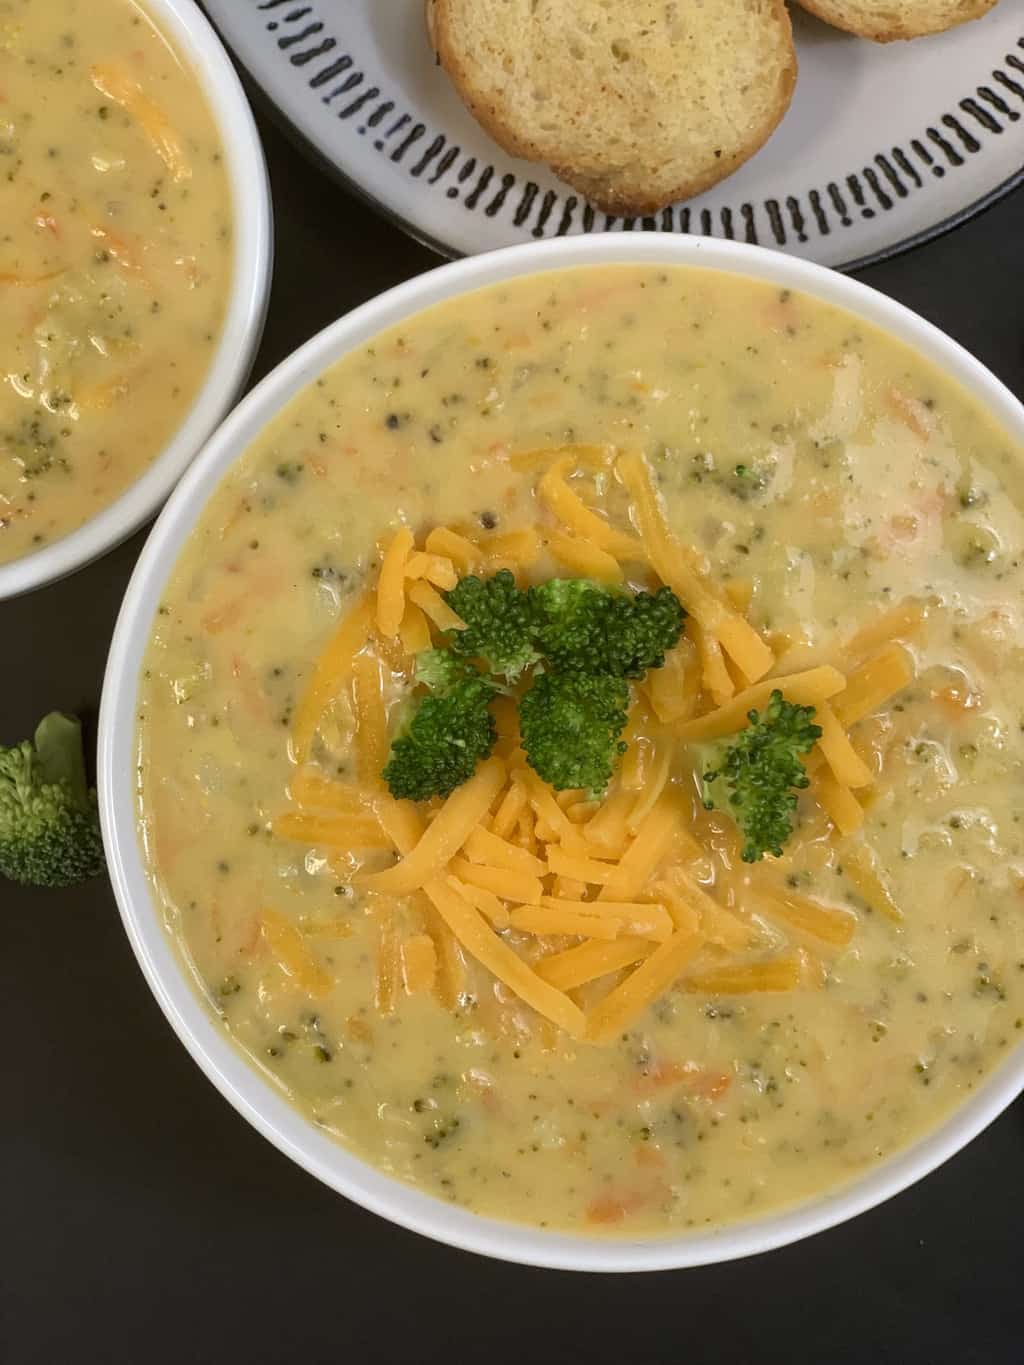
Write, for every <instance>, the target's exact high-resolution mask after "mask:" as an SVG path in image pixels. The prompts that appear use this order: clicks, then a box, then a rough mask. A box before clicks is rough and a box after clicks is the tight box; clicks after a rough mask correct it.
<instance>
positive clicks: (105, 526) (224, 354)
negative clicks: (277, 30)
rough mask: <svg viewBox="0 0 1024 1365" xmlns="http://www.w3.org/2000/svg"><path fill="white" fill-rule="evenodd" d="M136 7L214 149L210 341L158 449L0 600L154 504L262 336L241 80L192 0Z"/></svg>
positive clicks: (260, 210) (104, 543) (139, 520)
mask: <svg viewBox="0 0 1024 1365" xmlns="http://www.w3.org/2000/svg"><path fill="white" fill-rule="evenodd" d="M139 6H140V8H141V10H142V11H143V14H144V15H145V17H146V18H148V19H150V20H151V22H152V23H153V25H154V26H155V27H156V29H157V30H158V31H159V32H160V33H161V34H162V35H165V36H166V37H167V38H169V39H170V41H171V44H172V46H173V48H174V51H175V53H176V55H178V56H179V57H180V58H181V59H182V64H183V65H184V66H186V67H187V68H188V69H189V70H190V71H191V72H192V74H193V75H194V77H195V78H196V80H197V81H198V83H199V86H200V88H201V90H202V92H203V94H204V96H205V98H206V101H207V104H208V105H209V108H210V111H211V113H212V115H213V119H214V123H215V125H216V128H217V132H218V134H219V135H220V139H221V143H222V147H223V151H224V158H225V163H226V166H227V173H228V184H229V188H230V195H231V207H232V217H233V232H234V254H233V260H232V269H231V286H230V289H229V291H228V297H227V303H226V307H225V310H224V318H223V321H222V323H221V336H220V341H219V342H218V344H217V349H216V351H215V353H214V356H213V359H212V361H211V362H210V365H209V367H208V368H207V371H206V376H205V378H204V379H203V382H202V385H201V386H200V388H199V389H198V391H197V392H196V395H195V397H194V399H193V401H192V404H191V406H190V407H189V409H188V411H187V412H186V413H185V414H184V415H183V417H182V419H181V422H180V423H179V425H178V427H177V428H176V430H175V431H174V433H173V435H172V436H171V438H170V440H169V441H168V442H167V443H166V444H165V445H164V447H163V449H162V450H161V451H160V452H159V454H157V456H156V457H155V458H154V459H153V460H152V461H151V462H150V464H149V465H148V466H147V467H146V468H145V469H144V470H143V472H142V474H140V476H139V477H138V478H137V479H136V480H135V481H134V482H133V483H131V484H129V485H128V487H127V488H125V489H124V491H123V492H122V493H120V494H119V495H118V496H117V497H116V498H115V499H114V501H113V502H111V503H108V504H107V505H106V506H105V507H102V508H101V509H100V510H99V511H98V512H97V513H96V514H95V515H94V516H92V517H90V518H89V519H88V521H85V522H83V523H82V525H81V526H78V527H76V528H75V529H74V530H73V531H69V532H68V534H67V535H64V536H60V537H59V538H58V539H56V540H54V541H52V542H51V543H50V544H48V545H44V546H43V547H42V548H41V549H39V550H33V551H32V552H31V553H29V554H26V555H22V556H20V557H19V558H18V559H12V560H10V561H9V562H7V563H4V564H0V601H3V600H4V599H5V598H8V597H16V596H18V595H20V594H21V593H25V592H30V591H32V590H33V589H34V588H40V587H43V586H44V585H46V584H48V583H54V582H56V581H57V580H58V579H61V578H64V577H66V576H67V575H68V574H71V573H74V572H75V571H76V570H77V569H81V568H83V567H84V566H85V565H86V564H89V563H91V562H92V561H93V560H94V559H98V558H99V557H100V556H101V555H104V554H106V553H107V551H108V550H112V549H113V548H114V547H115V546H116V545H118V544H120V542H121V541H123V540H126V539H127V538H128V537H129V536H130V535H131V534H132V533H133V532H134V531H136V530H138V528H139V527H140V526H141V525H142V524H143V522H145V521H147V520H148V519H149V518H150V517H151V516H152V515H153V514H154V512H156V510H157V509H158V508H159V506H160V504H161V503H162V502H164V500H165V499H166V498H167V496H168V494H169V493H170V491H171V489H172V488H173V487H174V485H175V484H176V483H177V481H178V479H179V478H180V477H181V475H182V474H183V473H184V471H185V469H186V468H187V467H188V465H189V464H190V463H191V461H192V460H193V459H194V458H195V456H196V454H197V453H198V451H199V450H200V449H201V448H202V445H203V443H204V442H205V441H206V439H207V437H208V436H209V435H210V434H211V432H213V430H214V429H215V428H216V426H217V424H218V423H219V422H220V421H221V419H222V418H223V417H224V415H225V414H226V413H227V412H228V411H229V410H230V409H231V406H232V405H233V403H234V402H235V400H236V399H237V398H238V396H239V394H240V393H241V391H242V389H243V387H244V385H245V383H246V380H247V379H248V377H249V372H250V370H251V368H252V364H253V361H254V359H255V357H256V349H257V347H258V346H259V343H260V339H261V337H262V335H263V324H264V321H265V319H266V313H267V305H268V302H269V297H270V278H271V271H272V264H273V218H272V212H271V200H270V180H269V177H268V175H267V167H266V162H265V160H264V157H263V147H262V144H261V142H260V138H259V133H258V132H257V130H256V123H255V120H254V118H253V115H252V110H251V109H250V108H249V102H248V100H247V99H246V96H245V92H244V90H243V89H242V83H241V81H240V80H239V78H238V76H237V74H236V72H235V68H234V66H233V65H232V64H231V60H230V58H229V57H228V55H227V52H226V51H225V49H224V47H223V45H222V43H221V41H220V39H219V38H218V37H217V34H216V32H215V31H214V29H213V26H212V25H211V24H210V22H209V20H208V19H207V18H206V17H205V15H204V14H203V13H202V12H201V11H200V9H199V7H198V6H197V5H196V4H195V0H139Z"/></svg>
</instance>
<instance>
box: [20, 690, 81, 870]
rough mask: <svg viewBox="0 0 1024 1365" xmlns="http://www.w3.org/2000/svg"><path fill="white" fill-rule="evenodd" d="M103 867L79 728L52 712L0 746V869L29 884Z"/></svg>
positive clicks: (71, 719)
mask: <svg viewBox="0 0 1024 1365" xmlns="http://www.w3.org/2000/svg"><path fill="white" fill-rule="evenodd" d="M102 867H103V843H102V840H101V839H100V827H99V820H98V817H97V812H96V793H95V791H91V790H90V789H89V787H88V785H87V783H86V778H85V756H84V754H83V752H82V727H81V725H80V724H79V722H78V721H77V720H76V719H75V718H74V717H73V716H64V715H61V713H60V712H59V711H53V712H51V713H50V715H48V716H45V717H44V718H43V719H42V720H41V721H40V722H39V724H38V726H37V727H36V733H35V736H34V738H33V740H31V741H30V740H25V742H24V743H22V744H16V745H15V746H14V748H12V749H4V748H0V873H2V874H3V875H4V876H5V877H9V878H10V879H11V881H15V882H25V883H27V884H29V885H33V886H73V885H74V884H75V883H76V882H81V881H85V880H86V878H87V877H95V876H96V874H97V873H98V872H99V871H100V869H101V868H102Z"/></svg>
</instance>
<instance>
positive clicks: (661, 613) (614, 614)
mask: <svg viewBox="0 0 1024 1365" xmlns="http://www.w3.org/2000/svg"><path fill="white" fill-rule="evenodd" d="M529 599H530V606H531V608H532V613H533V616H534V619H535V622H536V640H537V646H538V648H539V649H540V651H541V653H542V654H543V655H544V657H545V659H546V660H547V663H548V665H549V667H550V668H551V669H552V670H553V671H554V672H556V673H591V674H602V673H607V674H611V675H612V676H613V677H617V678H642V677H643V676H644V674H645V673H646V672H647V670H648V669H649V668H660V667H661V665H662V664H663V663H664V662H665V651H666V650H667V649H671V648H672V647H673V645H675V644H676V643H677V642H678V640H679V636H680V635H681V634H682V630H683V621H684V620H685V619H686V612H685V611H684V610H683V607H682V604H681V603H680V601H679V598H678V597H676V595H675V593H674V592H673V591H672V589H671V588H659V590H658V591H657V592H656V593H654V594H653V595H652V594H651V593H646V592H640V593H635V594H631V593H627V592H624V591H622V590H621V589H616V588H607V587H604V586H602V585H601V584H600V583H593V582H591V581H590V580H589V579H586V578H552V579H549V581H548V582H547V583H542V584H540V585H539V586H538V587H535V588H531V589H530V593H529Z"/></svg>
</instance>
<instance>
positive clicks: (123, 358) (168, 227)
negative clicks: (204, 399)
mask: <svg viewBox="0 0 1024 1365" xmlns="http://www.w3.org/2000/svg"><path fill="white" fill-rule="evenodd" d="M0 177H2V184H3V191H2V202H3V212H2V215H0V309H2V311H3V320H4V325H3V329H2V333H0V563H4V562H8V561H10V560H14V559H17V558H19V557H21V556H23V555H26V554H29V553H31V552H32V551H33V550H36V549H39V548H40V547H41V546H44V545H46V544H49V543H50V542H51V541H53V540H56V539H58V538H59V537H61V536H64V535H67V534H68V532H70V531H73V530H75V529H76V528H77V527H79V526H81V525H82V523H83V522H85V521H87V520H88V519H89V518H90V517H92V516H93V515H95V514H96V513H97V512H99V511H100V510H101V509H103V508H104V507H105V506H107V505H108V504H109V503H111V502H113V501H114V499H115V498H116V497H117V496H118V495H119V494H120V493H122V492H123V491H124V490H125V488H126V487H127V486H128V485H129V484H131V483H132V482H133V481H134V480H135V479H137V478H138V477H139V475H140V474H141V473H143V471H144V470H145V469H146V467H147V466H148V465H149V464H150V462H151V461H152V460H153V459H154V458H155V457H156V456H157V455H158V454H159V453H160V451H161V449H162V447H163V446H164V445H165V444H166V442H167V441H168V440H169V439H170V437H171V436H172V435H173V433H174V431H175V430H176V428H177V427H178V426H179V425H180V423H181V421H182V419H183V418H184V416H185V414H186V412H187V411H188V409H189V407H190V406H191V404H192V401H193V399H194V398H195V396H196V394H197V392H198V390H199V387H200V386H201V384H202V381H203V378H204V375H205V373H206V370H207V367H208V365H209V364H210V362H211V359H212V357H213V354H214V351H215V349H216V345H217V342H218V338H219V335H220V328H221V321H222V317H223V313H224V308H225V300H226V294H227V290H228V284H229V276H230V270H231V261H232V244H231V236H232V224H231V207H230V198H229V186H228V179H227V175H226V172H225V167H224V165H223V159H222V154H221V145H220V139H219V136H218V133H217V129H216V127H215V125H214V120H213V117H212V115H211V113H210V110H209V109H208V108H207V106H206V103H205V100H204V98H203V95H202V93H201V91H200V89H199V85H198V82H197V80H196V78H195V76H194V75H193V73H192V72H191V71H190V70H189V69H188V68H187V66H185V65H184V64H183V62H182V61H181V59H180V58H179V57H178V55H177V53H176V52H175V51H174V50H173V48H172V47H171V45H170V44H169V42H168V41H167V39H166V38H165V36H164V35H163V34H162V33H161V32H160V31H159V30H158V29H157V28H156V27H155V26H154V24H153V23H152V22H151V20H150V19H149V17H148V16H147V15H146V13H145V11H144V10H143V9H142V8H140V7H139V6H138V5H136V4H135V3H134V0H49V3H40V2H39V0H0Z"/></svg>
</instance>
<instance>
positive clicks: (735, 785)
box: [701, 689, 821, 863]
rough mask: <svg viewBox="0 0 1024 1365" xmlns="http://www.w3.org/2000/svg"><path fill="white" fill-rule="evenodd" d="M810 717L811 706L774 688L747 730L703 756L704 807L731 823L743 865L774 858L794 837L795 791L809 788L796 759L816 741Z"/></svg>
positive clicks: (749, 715)
mask: <svg viewBox="0 0 1024 1365" xmlns="http://www.w3.org/2000/svg"><path fill="white" fill-rule="evenodd" d="M813 716H814V707H813V706H795V705H793V703H792V702H788V701H785V700H784V699H783V696H782V693H781V692H780V691H778V689H776V690H775V691H774V692H773V693H772V695H771V698H770V699H769V702H768V705H767V706H766V707H765V708H764V712H763V713H762V714H761V715H758V713H757V712H756V711H749V712H748V713H747V718H748V720H749V721H750V726H749V728H748V729H746V730H741V731H740V733H739V734H737V735H732V736H731V737H730V738H728V739H724V740H721V741H719V742H718V743H717V744H714V745H708V746H706V748H705V749H704V751H703V754H702V758H703V762H702V774H701V784H702V795H703V799H704V805H705V807H706V808H707V809H708V810H716V809H717V810H722V811H725V812H726V813H727V814H728V815H730V816H731V817H732V819H733V820H735V822H736V824H737V825H738V827H739V829H740V832H741V833H742V835H743V837H744V840H745V842H744V845H743V852H742V855H741V856H742V858H743V861H744V862H745V863H756V862H757V861H758V860H759V859H760V858H763V857H764V855H765V854H766V853H773V854H774V855H775V856H776V857H778V856H779V855H780V854H781V853H782V845H783V844H784V843H785V842H786V840H787V839H788V838H789V836H790V835H791V834H792V832H793V812H794V811H795V809H796V803H797V792H798V791H800V790H802V789H803V788H804V787H806V786H807V785H808V779H807V773H806V772H805V771H804V765H803V764H802V763H801V762H800V758H801V756H802V755H803V754H806V753H808V752H809V751H810V750H811V748H813V746H814V742H815V740H817V739H819V738H820V737H821V726H820V725H815V724H814V723H813Z"/></svg>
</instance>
